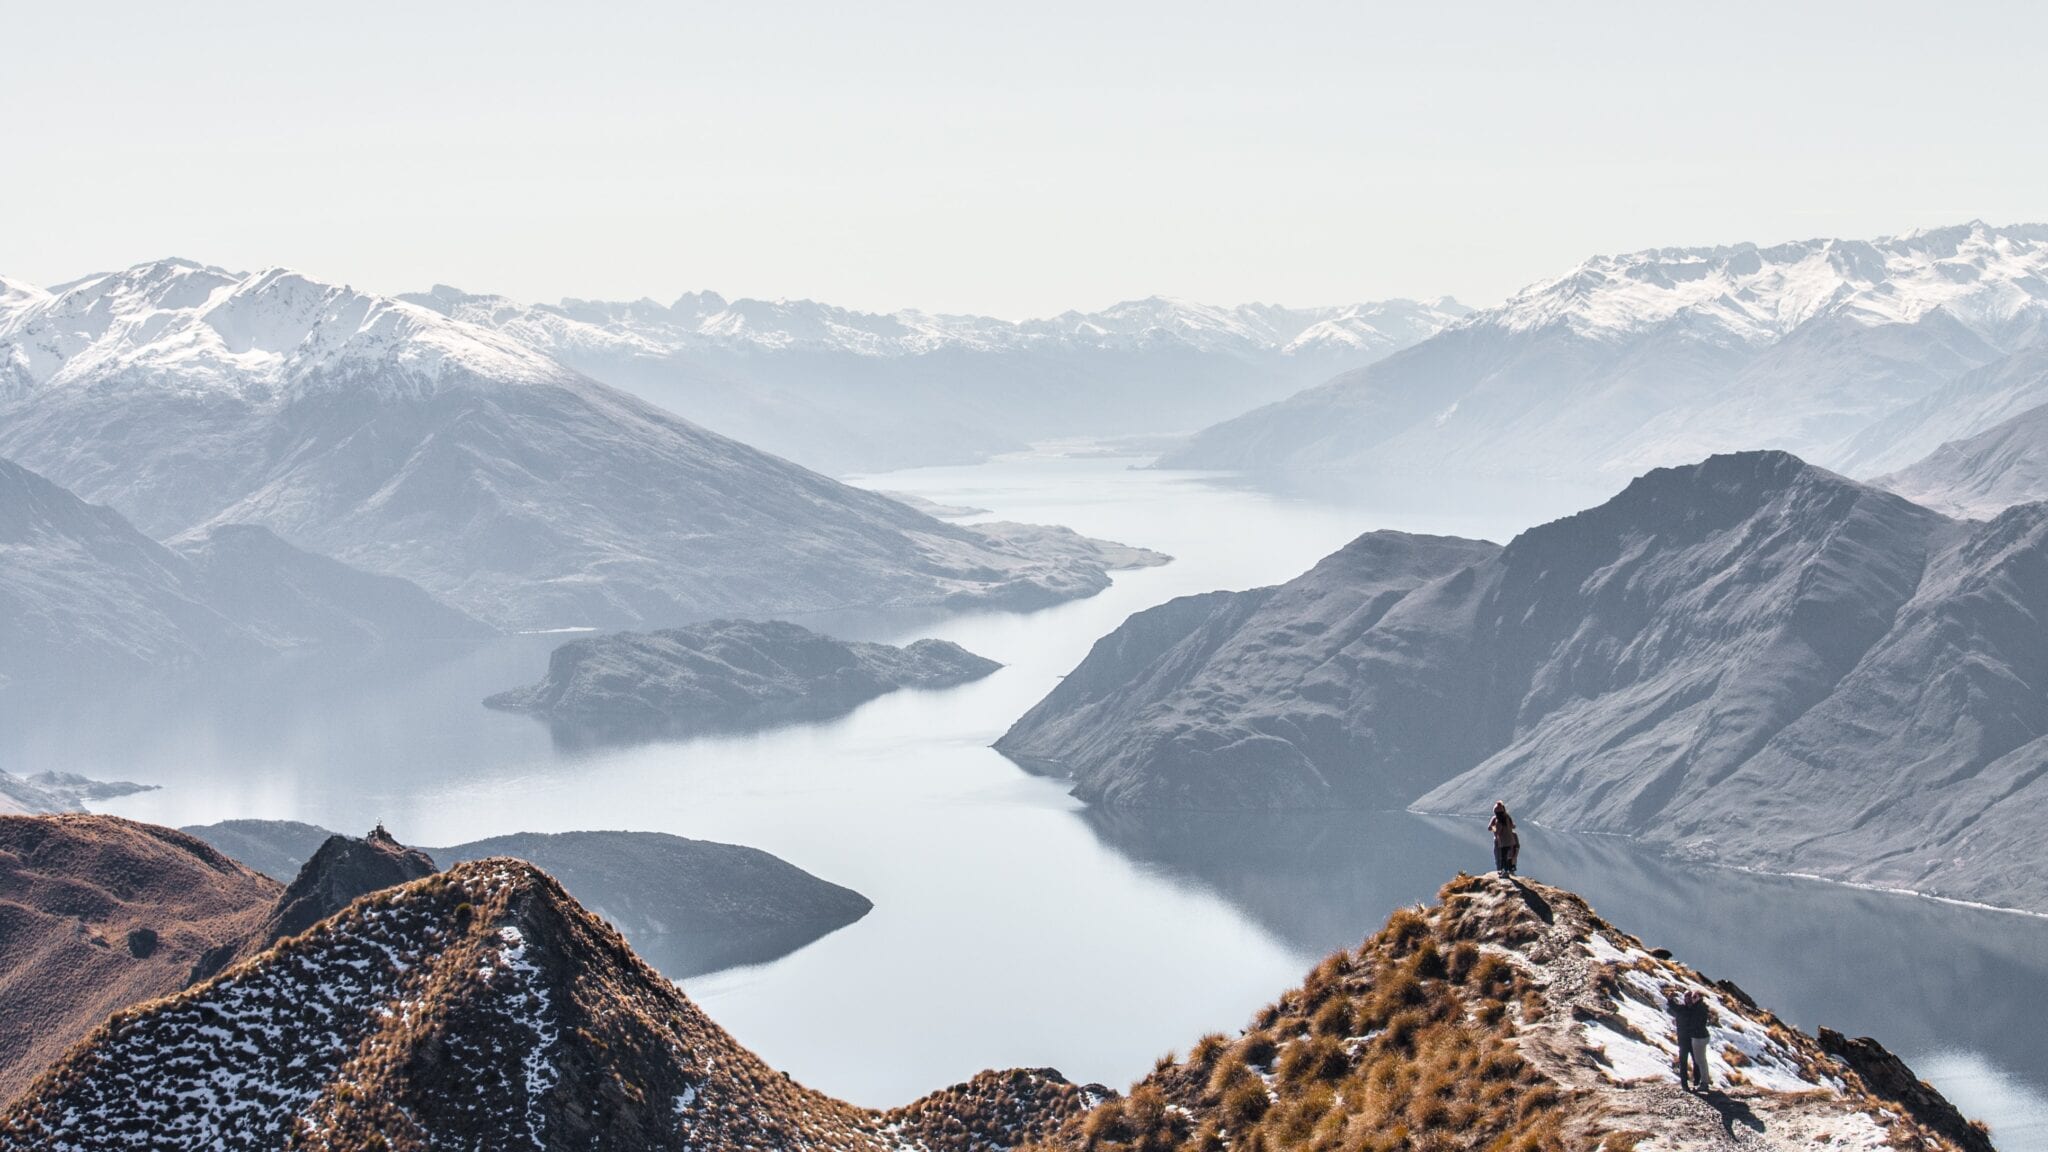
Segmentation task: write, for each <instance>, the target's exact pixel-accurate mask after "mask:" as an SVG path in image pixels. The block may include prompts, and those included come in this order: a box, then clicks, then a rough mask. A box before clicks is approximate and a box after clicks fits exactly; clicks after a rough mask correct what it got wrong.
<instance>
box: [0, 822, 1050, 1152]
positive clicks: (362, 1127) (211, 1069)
mask: <svg viewBox="0 0 2048 1152" xmlns="http://www.w3.org/2000/svg"><path fill="white" fill-rule="evenodd" d="M1006 1083H1007V1081H1004V1080H997V1081H996V1082H995V1083H993V1084H984V1085H983V1086H982V1088H981V1090H972V1089H971V1086H970V1089H969V1090H965V1091H962V1090H956V1093H955V1095H956V1096H957V1098H961V1099H972V1100H978V1101H980V1106H981V1110H982V1112H983V1114H984V1116H985V1117H986V1119H985V1120H984V1121H983V1123H982V1124H981V1128H982V1131H981V1132H979V1133H976V1134H977V1135H980V1136H981V1137H982V1139H981V1140H980V1141H979V1142H978V1143H979V1145H980V1146H982V1147H988V1148H998V1149H1000V1148H1004V1147H1008V1146H1011V1145H1013V1144H1014V1143H1016V1142H1017V1140H1018V1139H1020V1138H1021V1136H1022V1135H1023V1134H1026V1133H1030V1132H1036V1131H1044V1130H1049V1128H1050V1127H1051V1125H1052V1123H1054V1122H1056V1121H1057V1120H1060V1119H1064V1116H1063V1115H1061V1114H1060V1113H1059V1112H1057V1111H1056V1112H1055V1113H1054V1114H1053V1115H1052V1116H1050V1117H1039V1116H1036V1115H1028V1116H1026V1117H1021V1118H1018V1119H1014V1120H1012V1122H1013V1123H1017V1133H1018V1135H1017V1136H1015V1137H1006V1136H1005V1134H1004V1132H1002V1131H1000V1130H995V1124H994V1121H995V1120H998V1119H1000V1118H1002V1117H1003V1114H1004V1112H1005V1111H1006V1110H1005V1109H1004V1108H1002V1107H1001V1105H1002V1103H1003V1102H1004V1101H1005V1100H1007V1099H1009V1098H1011V1097H1012V1096H1014V1095H1019V1094H1021V1096H1022V1098H1023V1099H1024V1100H1025V1101H1026V1102H1029V1103H1034V1104H1035V1105H1036V1106H1038V1107H1050V1108H1052V1109H1056V1110H1057V1109H1065V1110H1067V1111H1069V1112H1071V1111H1077V1110H1078V1109H1079V1107H1080V1106H1082V1105H1083V1104H1085V1103H1087V1102H1088V1101H1089V1098H1088V1097H1085V1096H1083V1095H1082V1094H1081V1093H1079V1092H1072V1093H1058V1092H1050V1091H1046V1090H1044V1089H1043V1088H1042V1087H1040V1086H1038V1085H1037V1084H1035V1083H1034V1082H1032V1081H1031V1080H1029V1079H1027V1080H1025V1081H1024V1082H1023V1083H1022V1084H1020V1085H1018V1086H1016V1087H1017V1089H1018V1091H1015V1092H1008V1093H1006V1092H1005V1091H1003V1090H1002V1089H1003V1087H1004V1085H1005V1084H1006ZM991 1089H993V1090H991ZM1030 1111H1033V1110H1027V1112H1030ZM961 1119H962V1120H963V1121H965V1120H967V1119H969V1118H967V1117H962V1118H961ZM917 1127H918V1122H917V1121H916V1119H915V1118H913V1117H911V1116H908V1115H906V1114H882V1113H874V1112H868V1111H864V1110H862V1109H858V1108H855V1107H853V1106H852V1105H848V1104H845V1103H842V1102H840V1101H837V1100H833V1099H831V1098H829V1097H825V1096H822V1095H820V1094H818V1093H815V1092H811V1091H809V1090H807V1089H805V1088H803V1087H801V1086H799V1085H797V1084H796V1083H794V1082H792V1081H791V1080H790V1079H789V1078H788V1077H786V1076H784V1075H782V1074H780V1073H777V1072H775V1071H773V1070H771V1069H769V1068H768V1067H767V1066H765V1065H764V1064H762V1063H761V1062H760V1060H759V1059H757V1058H756V1057H755V1056H754V1055H753V1054H752V1053H750V1052H748V1051H747V1050H746V1049H745V1048H743V1047H741V1046H740V1045H739V1044H738V1043H737V1042H735V1041H734V1040H733V1039H732V1037H730V1036H729V1035H727V1034H726V1033H725V1032H724V1031H723V1030H722V1029H720V1028H719V1027H718V1026H717V1025H716V1024H713V1023H712V1022H711V1021H710V1020H708V1019H707V1018H705V1017H704V1015H703V1014H702V1013H701V1012H699V1011H698V1009H697V1008H696V1006H695V1005H693V1004H692V1003H691V1002H690V1001H689V1000H688V999H687V998H686V997H685V996H684V995H683V994H682V992H681V991H680V990H679V989H677V987H676V986H675V985H674V984H673V983H671V982H670V981H668V980H666V979H663V978H662V977H661V976H660V975H659V974H657V973H655V972H654V971H653V970H652V969H650V968H648V967H647V966H646V965H645V964H643V963H641V962H640V960H639V959H638V958H637V957H635V956H634V955H633V953H632V951H631V950H630V949H629V948H627V946H626V943H625V941H624V940H623V939H622V938H621V937H619V935H618V934H617V933H615V932H613V931H612V930H611V929H609V928H607V927H606V926H605V925H604V924H603V923H601V922H600V921H598V920H597V919H596V918H594V917H593V916H591V915H590V914H589V913H587V912H585V911H584V910H583V909H582V908H580V907H578V906H577V905H576V903H575V902H574V901H573V900H571V899H570V898H569V897H568V895H567V894H566V893H565V892H563V891H562V889H561V887H560V886H559V885H558V884H556V883H555V882H554V881H553V880H551V879H550V878H548V877H547V876H546V875H545V874H543V873H541V872H539V871H538V870H536V869H534V868H533V867H532V866H531V865H528V864H524V863H521V862H518V861H513V860H506V859H491V860H482V861H474V862H470V863H466V864H461V865H458V866H456V867H455V868H452V869H450V870H449V871H448V872H445V873H440V874H437V875H435V876H431V877H428V878H427V879H424V880H420V881H416V882H414V883H412V884H409V885H407V886H405V887H403V888H398V889H393V890H388V891H386V892H383V893H379V894H377V895H374V896H371V897H368V898H365V899H363V900H361V901H358V902H357V903H356V904H355V905H353V906H352V907H351V908H349V909H348V910H347V911H346V912H344V913H343V914H341V915H339V916H337V917H335V918H333V919H331V920H328V921H325V922H323V923H322V924H320V925H318V926H316V927H315V928H313V930H312V931H311V932H309V933H308V934H306V935H305V936H303V937H300V938H298V939H297V940H295V941H292V942H290V943H288V944H286V945H284V946H282V947H279V948H276V949H273V950H271V951H269V952H267V953H264V954H263V955H261V956H259V957H257V958H256V959H254V960H253V961H250V962H248V963H245V964H242V965H239V966H237V967H235V968H233V969H231V970H229V971H228V972H226V973H224V974H222V975H221V976H219V977H218V978H216V979H214V980H213V981H212V982H210V983H208V984H205V985H202V986H200V987H197V988H194V989H191V990H189V991H187V992H185V993H182V994H180V995H178V996H174V997H171V998H169V999H167V1000H163V1001H159V1002H157V1003H154V1004H150V1005H146V1006H144V1007H142V1008H140V1009H137V1010H134V1011H129V1012H124V1013H122V1014H120V1015H118V1016H116V1017H115V1018H114V1019H113V1020H112V1021H110V1022H109V1023H108V1024H107V1025H106V1026H105V1027H103V1028H101V1029H100V1030H99V1031H98V1032H96V1033H95V1034H94V1035H93V1037H92V1038H91V1039H90V1040H89V1041H88V1042H87V1043H86V1044H85V1045H83V1046H82V1047H80V1048H79V1049H77V1050H75V1051H74V1052H73V1053H72V1054H71V1055H70V1056H69V1057H67V1058H66V1059H65V1060H64V1061H62V1062H61V1063H59V1064H58V1065H57V1066H56V1067H55V1068H53V1069H51V1070H50V1072H48V1073H47V1074H46V1075H45V1076H44V1077H42V1078H41V1079H40V1080H39V1081H38V1082H37V1084H36V1085H35V1087H34V1088H33V1089H32V1090H31V1092H30V1093H29V1094H28V1095H26V1096H25V1097H23V1098H22V1099H21V1100H19V1101H17V1102H16V1103H15V1104H14V1105H13V1106H12V1107H11V1108H9V1109H8V1110H7V1111H6V1112H5V1113H0V1148H5V1149H8V1150H10V1152H12V1150H14V1149H29V1148H35V1149H38V1150H47V1152H57V1150H63V1149H99V1148H104V1147H108V1146H110V1145H118V1144H121V1143H124V1142H126V1141H127V1140H128V1139H130V1138H131V1137H132V1136H134V1135H138V1134H142V1133H148V1134H149V1138H150V1139H153V1140H155V1141H159V1142H162V1141H174V1142H176V1143H178V1144H180V1145H186V1146H206V1147H214V1148H220V1149H257V1148H261V1149H271V1148H276V1147H279V1146H281V1145H286V1144H289V1145H292V1146H317V1147H323V1148H333V1149H368V1148H389V1149H424V1148H428V1147H466V1148H471V1147H485V1148H536V1147H538V1148H570V1147H574V1148H616V1149H621V1150H624V1149H636V1150H638V1149H678V1150H680V1149H684V1148H707V1147H722V1148H740V1147H755V1148H788V1147H830V1148H837V1149H844V1150H847V1152H855V1150H861V1149H872V1150H875V1152H881V1150H883V1149H890V1150H899V1149H911V1150H916V1149H924V1148H931V1149H935V1150H936V1149H941V1148H947V1149H950V1148H954V1147H959V1146H961V1145H960V1144H959V1143H958V1136H957V1133H958V1132H959V1129H957V1128H956V1129H952V1134H951V1135H950V1136H949V1134H948V1133H947V1132H946V1131H945V1130H944V1129H941V1130H940V1132H939V1133H938V1134H939V1135H940V1136H941V1137H948V1138H941V1139H934V1140H932V1141H930V1142H929V1143H927V1142H925V1141H922V1140H919V1139H917V1138H916V1136H915V1135H914V1132H915V1131H916V1128H917ZM962 1127H966V1125H965V1124H963V1125H962Z"/></svg>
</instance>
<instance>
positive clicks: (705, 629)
mask: <svg viewBox="0 0 2048 1152" xmlns="http://www.w3.org/2000/svg"><path fill="white" fill-rule="evenodd" d="M1001 667H1002V665H1000V664H998V663H996V662H995V661H993V660H988V659H984V658H982V657H980V656H976V655H975V654H974V653H972V652H969V651H967V650H966V649H965V648H962V647H960V646H959V645H958V644H954V643H952V642H951V641H947V640H918V641H916V642H914V643H911V644H907V645H905V646H903V647H900V648H899V647H896V646H894V645H891V644H876V643H869V642H863V641H849V640H835V639H833V638H832V637H830V636H822V635H819V634H818V633H816V632H813V631H811V630H810V629H808V628H804V627H801V626H799V625H796V624H790V623H786V622H783V621H777V620H766V621H754V620H713V621H710V622H708V623H703V624H692V625H689V626H687V627H683V628H665V629H662V630H661V631H659V632H615V633H611V634H609V635H604V636H589V637H585V638H583V639H579V640H572V641H570V642H568V643H566V644H564V645H562V646H561V647H559V648H557V649H555V651H554V655H553V656H551V657H549V659H548V673H547V676H546V677H545V678H544V679H542V680H541V681H540V682H539V683H537V684H533V685H530V686H528V687H525V688H515V689H513V690H511V691H509V692H500V693H498V694H497V695H495V696H492V697H490V698H489V699H487V700H485V701H484V705H485V706H486V707H490V708H498V709H503V710H505V711H510V712H526V713H530V714H532V715H535V716H540V717H544V718H546V719H548V720H549V721H551V722H553V723H554V724H555V725H556V726H557V729H558V731H560V730H564V729H566V730H568V731H569V732H573V733H575V734H578V735H580V736H582V737H584V738H588V739H600V740H601V739H640V738H645V737H649V736H664V735H677V736H682V735H691V734H695V733H701V732H718V731H736V730H745V729H753V728H764V727H769V726H772V725H776V724H786V723H790V722H794V721H803V720H824V719H829V718H831V717H834V716H841V715H844V714H845V713H847V712H850V711H852V710H853V709H854V708H856V707H858V706H859V705H861V704H864V703H866V702H867V701H869V700H872V699H874V698H875V697H877V696H882V695H885V694H887V693H889V692H893V691H895V690H896V689H898V688H950V687H953V686H954V685H957V684H965V683H968V682H969V681H973V680H979V679H981V678H982V677H984V676H987V675H988V674H989V673H991V672H994V671H995V670H996V669H998V668H1001Z"/></svg>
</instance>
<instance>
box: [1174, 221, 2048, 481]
mask: <svg viewBox="0 0 2048 1152" xmlns="http://www.w3.org/2000/svg"><path fill="white" fill-rule="evenodd" d="M2044 317H2048V225H2016V226H2012V227H2005V228H1995V227H1991V226H1989V225H1985V224H1982V223H1972V224H1967V225H1961V226H1958V227H1953V228H1943V229H1937V230H1932V231H1923V232H1915V233H1910V234H1907V235H1903V236H1896V237H1888V238H1884V239H1879V240H1874V241H1860V240H1854V241H1844V240H1809V241H1803V242H1798V243H1790V244H1779V245H1775V246H1772V247H1758V246H1756V245H1753V244H1738V245H1732V246H1728V247H1719V248H1667V249H1654V250H1651V251H1645V252H1635V253H1630V254H1628V255H1623V256H1602V257H1596V258H1594V259H1592V260H1588V261H1586V262H1585V263H1584V264H1581V265H1580V266H1579V267H1578V268H1575V269H1573V270H1572V271H1571V272H1569V273H1567V274H1566V275H1564V276H1561V277H1559V278H1557V279H1555V280H1551V281H1547V282H1545V283H1541V284H1537V285H1534V286H1532V287H1530V288H1528V289H1525V290H1524V291H1522V292H1521V293H1518V294H1517V295H1516V296H1515V297H1514V298H1513V299H1511V300H1509V301H1507V302H1506V303H1505V304H1502V305H1500V306H1499V307H1496V308H1491V309H1487V310H1484V311H1481V312H1477V313H1474V314H1473V315H1471V316H1468V317H1466V318H1465V319H1464V320H1462V321H1460V322H1458V323H1456V324H1453V325H1451V326H1450V327H1448V328H1447V329H1446V330H1445V331H1443V332H1442V333H1439V334H1438V335H1437V336H1435V337H1432V338H1431V339H1429V340H1427V341H1424V342H1423V343H1421V344H1419V345H1417V346H1415V347H1413V348H1410V349H1407V350H1406V351H1404V352H1401V353H1398V354H1396V355H1393V356H1391V357H1389V358H1387V359H1386V360H1384V361H1382V362H1380V363H1377V364H1374V365H1370V366H1368V367H1365V368H1361V369H1358V370H1355V371H1352V372H1350V373H1347V374H1344V375H1339V376H1337V377H1335V378H1333V379H1331V380H1330V381H1328V382H1326V383H1324V384H1322V385H1320V386H1318V387H1315V388H1312V389H1309V390H1308V391H1305V392H1303V393H1301V394H1299V395H1297V396H1294V397H1291V398H1289V399H1287V400H1284V401H1281V402H1279V403H1276V404H1273V405H1269V406H1267V407H1265V408H1262V409H1259V410H1257V411H1253V412H1250V413H1247V414H1245V415H1244V416H1241V417H1238V418H1236V419H1233V420H1229V421H1226V422H1224V423H1221V424H1218V425H1216V426H1214V427H1211V428H1209V429H1206V430H1205V431H1203V432H1202V433H1201V434H1200V435H1199V436H1198V437H1196V438H1195V440H1194V441H1192V442H1191V443H1189V444H1188V445H1186V446H1185V447H1184V448H1182V449H1181V450H1179V451H1177V452H1175V453H1172V454H1170V455H1169V456H1168V458H1167V462H1168V463H1171V464H1176V465H1184V466H1191V467H1230V468H1249V469H1255V470H1290V469H1331V470H1340V471H1373V470H1379V469H1393V470H1399V469H1415V468H1423V467H1433V468H1441V467H1445V466H1450V467H1455V468H1460V469H1470V470H1476V471H1483V472H1497V473H1508V474H1514V473H1531V474H1542V475H1556V476H1567V477H1572V478H1576V479H1592V478H1598V477H1604V476H1611V477H1614V478H1616V479H1618V478H1620V477H1622V476H1626V475H1632V474H1634V473H1636V472H1640V471H1642V470H1643V469H1644V468H1648V467H1654V466H1658V465H1663V464H1670V463H1676V462H1679V461H1683V460H1688V459H1697V458H1698V457H1700V456H1702V455H1705V454H1708V453H1711V452H1715V451H1726V450H1733V449H1748V448H1781V449H1785V450H1788V451H1794V452H1798V453H1800V454H1802V455H1805V456H1808V457H1810V458H1812V459H1814V460H1816V461H1818V462H1820V463H1823V464H1840V465H1842V466H1844V467H1851V466H1854V465H1855V464H1856V462H1858V461H1874V460H1880V459H1882V458H1884V453H1885V452H1886V450H1887V448H1886V446H1885V445H1883V444H1881V443H1871V442H1869V441H1867V440H1866V441H1864V442H1860V443H1858V442H1856V441H1855V438H1856V437H1857V436H1858V435H1859V434H1860V433H1864V432H1866V431H1867V430H1869V429H1871V428H1872V427H1873V426H1874V425H1876V424H1878V422H1880V421H1882V420H1884V419H1885V418H1886V417H1888V416H1891V415H1892V414H1894V413H1897V412H1899V411H1900V410H1901V409H1904V408H1906V407H1908V406H1909V405H1912V404H1914V403H1915V402H1916V401H1920V400H1922V399H1924V398H1926V397H1928V396H1930V395H1931V394H1933V393H1935V392H1936V391H1937V390H1939V389H1941V388H1942V387H1943V386H1944V385H1946V384H1948V383H1950V382H1952V381H1954V380H1956V379H1957V378H1958V377H1961V376H1962V375H1964V374H1965V373H1968V372H1970V371H1971V370H1973V369H1977V368H1979V367H1981V366H1983V365H1986V364H1990V363H1992V362H1994V361H1997V360H2000V359H2002V358H2003V357H2006V356H2008V355H2011V354H2013V353H2015V352H2017V351H2020V350H2022V349H2025V348H2028V347H2030V346H2032V345H2035V344H2037V343H2040V342H2042V341H2043V340H2044V339H2048V321H2044ZM1980 427H1981V425H1980ZM1970 430H1971V431H1974V430H1976V429H1970ZM1921 450H1922V451H1925V448H1922V449H1921ZM1908 458H1910V456H1909V457H1908ZM1892 466H1896V463H1893V464H1892Z"/></svg>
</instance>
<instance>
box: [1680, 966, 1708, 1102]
mask: <svg viewBox="0 0 2048 1152" xmlns="http://www.w3.org/2000/svg"><path fill="white" fill-rule="evenodd" d="M1671 1023H1672V1025H1673V1026H1674V1027H1675V1028H1676V1029H1677V1031H1678V1083H1679V1086H1680V1087H1697V1088H1698V1089H1699V1090H1700V1091H1702V1092H1705V1091H1706V1090H1707V1001H1706V998H1705V997H1704V996H1701V995H1700V994H1699V992H1698V991H1697V990H1694V991H1688V992H1687V993H1686V994H1685V995H1684V996H1683V997H1681V998H1679V1000H1678V1001H1677V1002H1676V1003H1674V1004H1672V1005H1671ZM1687 1064H1691V1065H1692V1074H1693V1079H1694V1083H1693V1084H1690V1085H1688V1084H1687V1083H1686V1075H1685V1071H1686V1065H1687Z"/></svg>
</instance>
